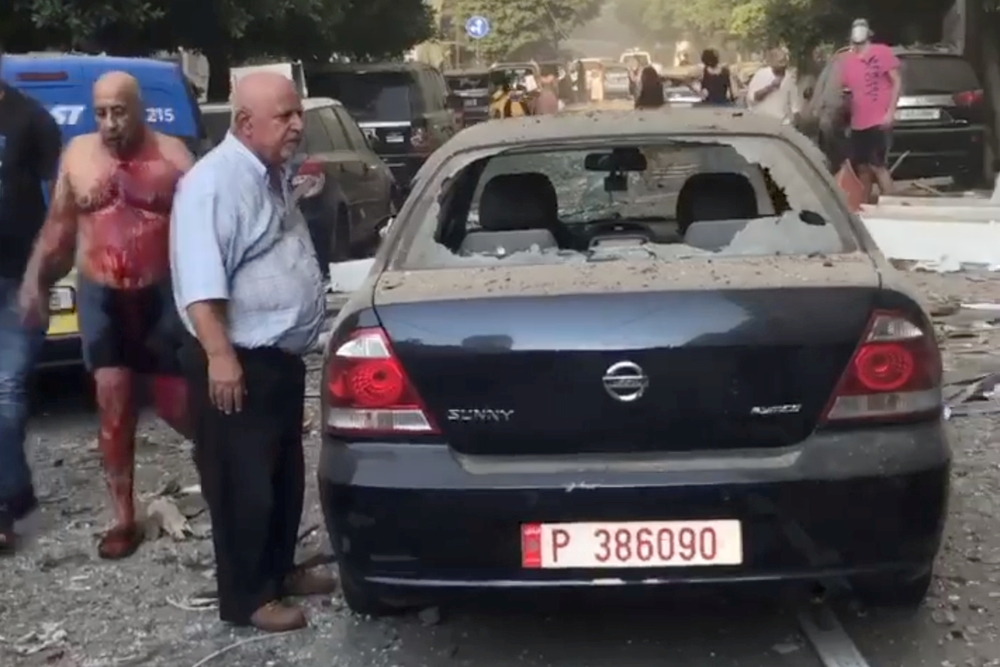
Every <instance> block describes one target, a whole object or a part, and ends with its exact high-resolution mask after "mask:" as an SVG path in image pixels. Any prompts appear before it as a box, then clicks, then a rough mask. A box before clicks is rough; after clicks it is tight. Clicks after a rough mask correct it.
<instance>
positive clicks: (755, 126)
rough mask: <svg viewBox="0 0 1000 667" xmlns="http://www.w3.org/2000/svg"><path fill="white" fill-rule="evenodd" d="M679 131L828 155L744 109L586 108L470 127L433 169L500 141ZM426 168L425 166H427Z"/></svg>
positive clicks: (440, 153) (438, 154) (436, 157)
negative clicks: (756, 138)
mask: <svg viewBox="0 0 1000 667" xmlns="http://www.w3.org/2000/svg"><path fill="white" fill-rule="evenodd" d="M661 133H662V134H663V135H664V136H667V135H673V134H709V135H712V134H715V135H719V136H720V138H725V137H726V136H727V135H729V136H736V135H765V136H773V137H781V138H783V139H785V140H787V141H789V142H790V143H792V144H794V145H795V147H796V148H798V149H799V150H801V151H802V152H803V153H805V154H806V155H807V156H808V157H809V159H811V160H813V161H814V162H815V163H816V164H822V163H823V156H822V154H820V152H819V151H818V150H817V148H816V146H815V145H814V144H812V142H810V141H809V140H808V139H807V138H806V137H805V136H804V135H802V134H800V133H799V132H798V131H796V130H795V129H793V128H792V127H790V126H788V125H784V124H782V123H781V121H779V120H777V119H774V118H771V117H769V116H765V115H763V114H754V113H748V112H747V111H745V110H740V109H718V108H715V109H713V108H693V109H667V108H661V109H649V110H641V111H640V110H633V109H628V110H618V109H607V110H581V111H569V112H563V113H559V114H553V115H545V116H523V117H520V118H505V119H503V120H490V121H487V122H485V123H477V124H476V125H472V126H471V127H468V128H466V129H464V130H462V131H461V132H459V133H458V134H456V135H455V136H454V137H452V138H451V139H450V140H449V141H448V142H446V143H445V144H444V145H443V146H442V147H441V148H439V149H438V150H437V151H435V152H434V154H433V155H432V156H431V158H430V159H429V160H428V162H430V163H432V164H431V165H428V166H429V167H430V168H431V169H436V167H437V166H438V165H439V164H440V163H442V162H444V161H446V160H448V159H450V158H451V157H452V156H453V155H455V154H456V153H461V152H465V151H468V150H475V149H479V148H488V147H494V146H511V147H514V146H519V145H526V144H528V145H530V144H544V143H559V142H563V141H580V140H582V141H586V140H588V139H602V138H614V137H629V136H636V135H656V134H661ZM422 171H423V170H422Z"/></svg>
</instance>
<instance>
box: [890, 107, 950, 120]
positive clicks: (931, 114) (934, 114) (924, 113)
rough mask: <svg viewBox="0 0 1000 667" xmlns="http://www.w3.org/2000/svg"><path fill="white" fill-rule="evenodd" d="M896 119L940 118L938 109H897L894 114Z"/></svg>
mask: <svg viewBox="0 0 1000 667" xmlns="http://www.w3.org/2000/svg"><path fill="white" fill-rule="evenodd" d="M895 118H896V120H938V119H939V118H941V110H940V109H898V110H897V111H896V115H895Z"/></svg>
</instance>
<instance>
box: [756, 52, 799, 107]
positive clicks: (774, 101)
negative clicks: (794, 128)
mask: <svg viewBox="0 0 1000 667" xmlns="http://www.w3.org/2000/svg"><path fill="white" fill-rule="evenodd" d="M747 106H748V107H750V109H751V111H754V112H755V113H762V114H766V115H768V116H773V117H775V118H777V119H779V120H781V121H782V122H783V123H786V124H790V123H791V122H792V121H793V120H794V118H795V114H797V113H798V112H799V94H798V88H797V86H796V85H795V77H794V76H792V75H790V74H788V54H787V53H786V52H785V51H784V50H783V49H774V50H772V51H771V52H770V54H768V66H766V67H762V68H760V69H759V70H757V73H756V74H754V75H753V78H752V79H750V85H749V86H748V87H747Z"/></svg>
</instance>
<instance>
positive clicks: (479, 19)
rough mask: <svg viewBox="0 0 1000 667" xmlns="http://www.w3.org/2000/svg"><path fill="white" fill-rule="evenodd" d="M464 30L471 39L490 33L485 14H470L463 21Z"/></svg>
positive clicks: (480, 37)
mask: <svg viewBox="0 0 1000 667" xmlns="http://www.w3.org/2000/svg"><path fill="white" fill-rule="evenodd" d="M465 32H466V34H468V35H469V37H471V38H472V39H482V38H483V37H486V35H488V34H490V22H489V21H488V20H487V19H486V17H485V16H470V17H469V20H468V21H466V22H465Z"/></svg>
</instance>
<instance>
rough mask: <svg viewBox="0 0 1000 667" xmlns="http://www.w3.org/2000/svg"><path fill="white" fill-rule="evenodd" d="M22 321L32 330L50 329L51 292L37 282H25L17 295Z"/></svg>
mask: <svg viewBox="0 0 1000 667" xmlns="http://www.w3.org/2000/svg"><path fill="white" fill-rule="evenodd" d="M17 303H18V306H19V307H20V310H21V321H22V322H23V323H24V325H25V326H26V327H30V328H32V329H48V328H49V292H48V290H43V289H42V288H41V286H40V285H39V284H38V281H37V280H30V279H29V280H25V281H24V282H23V283H22V284H21V289H20V290H19V291H18V294H17Z"/></svg>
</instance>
